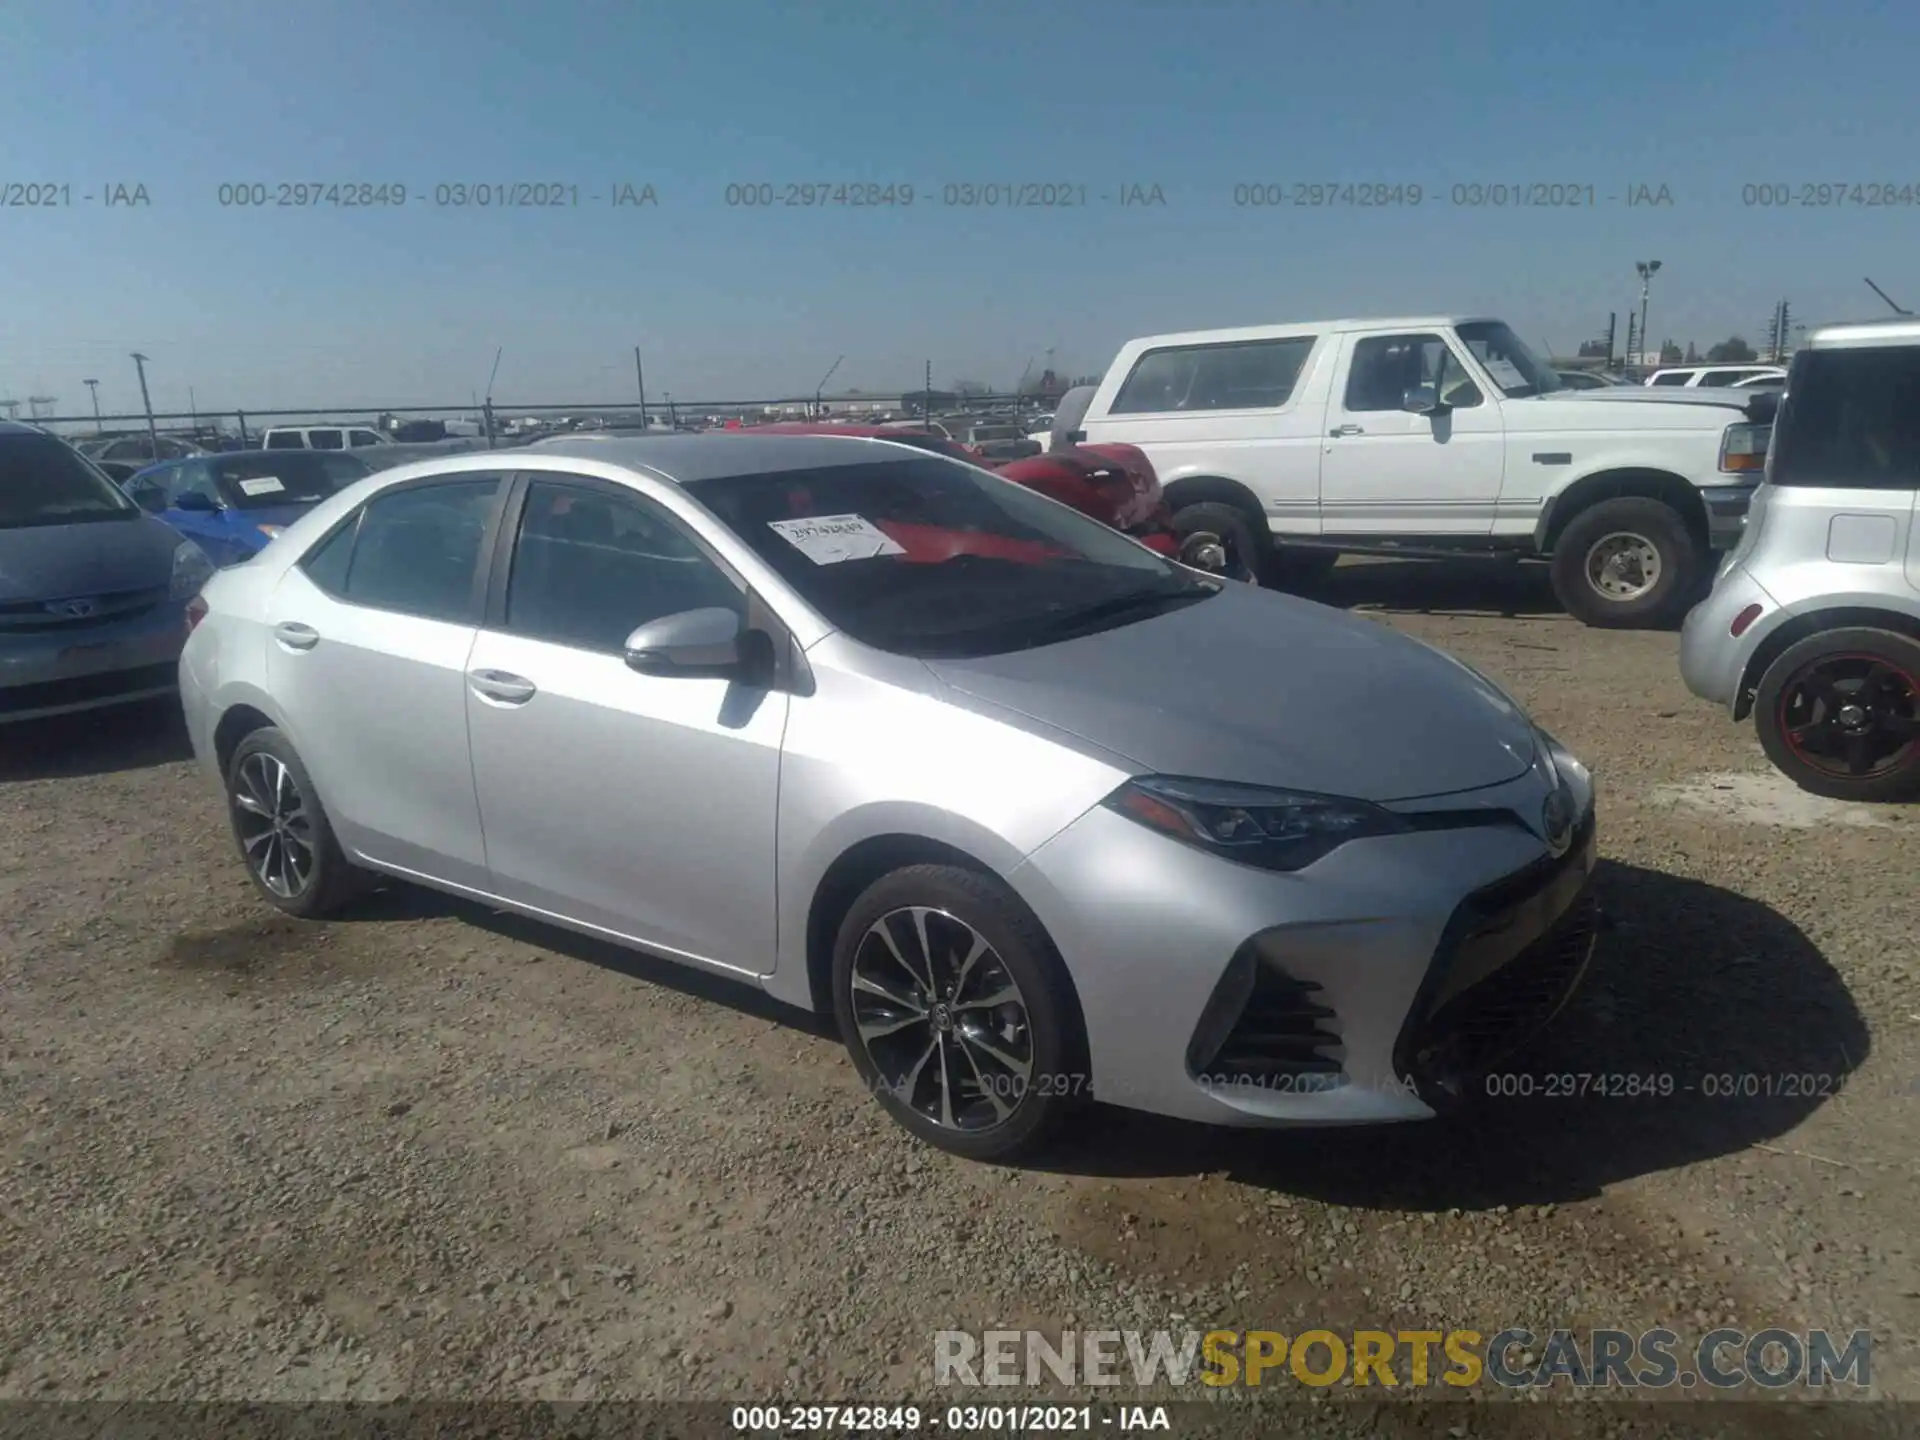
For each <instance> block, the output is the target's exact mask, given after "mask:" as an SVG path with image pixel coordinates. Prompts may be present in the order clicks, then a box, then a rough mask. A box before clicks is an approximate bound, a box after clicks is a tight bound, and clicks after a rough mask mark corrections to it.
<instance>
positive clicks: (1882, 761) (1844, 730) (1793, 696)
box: [1753, 628, 1920, 804]
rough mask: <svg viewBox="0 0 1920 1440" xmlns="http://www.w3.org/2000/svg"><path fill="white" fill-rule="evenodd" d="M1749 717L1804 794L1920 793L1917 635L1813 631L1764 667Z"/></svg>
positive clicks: (1858, 797)
mask: <svg viewBox="0 0 1920 1440" xmlns="http://www.w3.org/2000/svg"><path fill="white" fill-rule="evenodd" d="M1753 720H1754V728H1755V729H1756V730H1758V731H1759V732H1760V746H1761V748H1762V749H1763V750H1765V751H1766V752H1767V758H1768V759H1769V760H1771V761H1772V762H1773V763H1774V764H1775V765H1776V766H1777V767H1778V768H1779V770H1780V773H1781V774H1783V775H1785V776H1786V777H1787V778H1788V779H1789V780H1791V781H1793V783H1794V784H1796V785H1798V786H1799V787H1800V788H1801V789H1802V790H1805V791H1807V792H1808V793H1810V794H1813V795H1825V796H1826V797H1828V798H1829V799H1832V800H1851V801H1854V802H1855V803H1866V804H1877V803H1880V802H1884V801H1890V800H1913V799H1916V798H1920V641H1915V640H1914V639H1912V638H1911V637H1909V636H1906V635H1901V634H1897V633H1895V632H1894V631H1891V630H1872V629H1866V628H1857V629H1855V628H1850V629H1845V630H1828V631H1824V632H1822V633H1821V634H1817V635H1809V636H1808V637H1807V638H1806V639H1804V640H1802V641H1801V642H1800V643H1799V644H1797V645H1793V646H1790V647H1789V648H1788V649H1787V651H1786V653H1784V654H1783V655H1781V656H1780V658H1779V659H1777V660H1775V661H1774V662H1773V664H1771V665H1769V666H1768V667H1767V673H1766V674H1765V675H1763V676H1761V678H1760V686H1759V689H1758V691H1757V693H1756V694H1755V695H1754V699H1753Z"/></svg>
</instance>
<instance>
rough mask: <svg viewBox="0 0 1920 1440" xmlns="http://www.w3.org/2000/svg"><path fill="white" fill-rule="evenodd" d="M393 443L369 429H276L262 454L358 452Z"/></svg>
mask: <svg viewBox="0 0 1920 1440" xmlns="http://www.w3.org/2000/svg"><path fill="white" fill-rule="evenodd" d="M392 443H393V442H392V441H391V440H389V439H387V437H386V436H384V435H382V434H381V433H380V432H379V431H378V430H375V429H373V428H372V427H371V426H367V425H275V426H274V427H273V428H272V429H271V430H269V431H267V433H266V436H265V438H263V439H262V440H261V442H260V448H261V449H262V450H358V449H361V448H363V447H364V446H368V445H391V444H392Z"/></svg>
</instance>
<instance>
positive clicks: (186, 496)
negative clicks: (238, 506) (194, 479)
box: [163, 490, 220, 515]
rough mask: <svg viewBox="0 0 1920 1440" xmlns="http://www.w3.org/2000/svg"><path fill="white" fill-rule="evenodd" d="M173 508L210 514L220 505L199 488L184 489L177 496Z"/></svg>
mask: <svg viewBox="0 0 1920 1440" xmlns="http://www.w3.org/2000/svg"><path fill="white" fill-rule="evenodd" d="M163 508H164V507H163ZM173 508H174V509H176V510H186V511H191V512H193V513H195V514H199V515H210V514H212V513H213V512H214V511H215V510H218V509H219V508H220V507H219V506H218V505H216V504H215V503H214V502H213V501H212V500H211V499H210V498H208V497H207V496H206V495H203V494H202V493H201V492H200V491H198V490H184V491H182V492H181V493H180V494H179V495H178V496H176V497H175V499H174V502H173Z"/></svg>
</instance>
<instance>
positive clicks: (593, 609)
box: [467, 472, 789, 973]
mask: <svg viewBox="0 0 1920 1440" xmlns="http://www.w3.org/2000/svg"><path fill="white" fill-rule="evenodd" d="M746 602H747V597H746V594H745V592H744V590H743V589H742V587H741V586H740V585H739V584H738V583H736V581H735V580H734V579H733V577H732V576H731V575H729V574H728V573H726V572H725V571H724V570H723V569H722V568H721V566H720V565H719V564H717V563H716V562H715V561H714V559H713V558H712V557H711V556H710V555H709V554H708V553H707V551H706V550H705V549H704V547H703V546H701V545H700V544H699V543H698V542H697V541H696V540H695V539H694V537H693V536H692V535H691V534H690V533H689V531H688V530H687V529H686V527H685V526H683V525H682V524H681V523H680V522H679V520H677V519H676V518H675V517H673V516H671V515H669V514H668V513H667V511H666V509H665V507H663V506H661V505H659V504H657V503H655V502H654V501H652V500H651V499H649V498H647V497H646V496H644V495H642V494H640V493H638V492H637V491H636V490H633V489H630V488H628V487H626V486H624V485H616V484H613V483H612V482H608V481H599V480H590V479H585V478H575V477H572V476H566V477H561V476H555V475H553V474H552V473H551V472H543V474H542V475H541V476H536V477H532V478H531V479H530V481H529V483H528V484H527V486H526V492H525V499H524V502H523V504H522V505H521V507H520V514H519V519H518V533H517V534H516V535H515V537H514V542H513V556H512V564H511V568H510V570H509V571H508V576H507V581H506V585H505V590H504V594H503V595H499V596H497V597H496V599H495V601H494V603H493V604H492V605H491V606H490V608H489V612H488V619H487V624H486V626H485V628H483V629H482V630H481V632H480V636H479V639H478V640H477V641H476V643H475V645H474V647H473V653H472V656H471V657H470V658H469V660H468V662H467V726H468V731H469V733H470V735H471V737H472V745H473V771H474V781H475V784H476V785H477V786H478V788H479V793H480V813H481V820H482V823H483V825H484V826H485V830H486V837H487V863H488V867H489V869H490V870H491V872H492V876H493V888H494V892H495V893H496V894H498V895H499V896H500V897H501V898H502V899H505V900H510V901H512V902H514V903H515V904H519V905H525V906H528V907H530V908H532V909H536V910H542V911H546V912H548V913H550V914H555V915H559V916H564V917H566V918H567V919H570V920H574V921H576V922H580V923H584V924H587V925H590V926H593V927H595V928H598V929H602V930H607V931H611V932H613V933H615V934H618V935H623V936H627V937H630V938H632V939H635V940H638V941H641V942H643V943H645V944H647V945H650V946H653V947H656V948H659V949H662V950H667V951H671V952H674V953H676V954H678V955H680V956H683V957H685V958H690V959H696V960H700V961H704V962H707V963H711V964H716V965H720V966H724V967H727V968H730V969H737V970H746V971H751V972H754V973H765V972H767V971H769V970H771V969H772V968H773V960H774V939H775V908H774V821H775V816H776V811H777V807H778V803H779V786H780V744H781V740H782V737H783V735H784V732H785V730H786V719H787V706H788V703H789V697H788V696H787V694H786V693H785V692H783V691H776V690H762V689H750V688H748V687H745V686H743V685H740V684H736V683H734V682H732V681H728V680H720V679H681V678H673V679H668V678H662V677H659V676H652V675H641V674H638V673H636V672H635V671H633V670H631V669H629V668H628V667H627V664H626V661H625V658H624V654H625V646H624V641H625V640H626V637H627V636H628V635H629V634H630V633H631V632H632V631H633V630H635V629H636V628H637V627H639V626H641V625H643V624H645V623H647V622H648V621H650V620H657V619H659V618H661V617H662V616H666V615H672V614H677V613H679V612H680V611H684V610H698V609H704V608H707V607H711V606H721V607H725V608H728V609H732V610H735V611H736V612H738V613H739V614H740V615H741V616H742V618H743V620H744V618H745V615H746Z"/></svg>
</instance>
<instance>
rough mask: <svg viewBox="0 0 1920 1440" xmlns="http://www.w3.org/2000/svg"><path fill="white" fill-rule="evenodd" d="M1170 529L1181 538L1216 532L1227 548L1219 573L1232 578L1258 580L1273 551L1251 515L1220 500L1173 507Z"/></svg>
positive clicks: (1269, 541) (1270, 542)
mask: <svg viewBox="0 0 1920 1440" xmlns="http://www.w3.org/2000/svg"><path fill="white" fill-rule="evenodd" d="M1173 531H1174V533H1175V534H1176V535H1178V536H1179V537H1180V538H1181V539H1182V540H1185V539H1186V538H1187V537H1188V536H1190V535H1198V534H1200V533H1202V532H1206V533H1209V534H1213V535H1218V536H1219V537H1220V543H1221V546H1222V547H1223V548H1224V549H1225V550H1226V552H1227V568H1226V570H1225V571H1223V572H1222V573H1223V574H1225V575H1226V576H1227V577H1228V578H1229V579H1233V580H1245V581H1248V582H1250V583H1252V584H1258V583H1259V581H1260V577H1261V575H1262V574H1263V573H1264V571H1265V569H1266V566H1267V563H1268V560H1269V557H1270V556H1271V555H1272V553H1273V543H1272V541H1271V540H1268V539H1265V538H1264V537H1263V536H1262V535H1261V533H1260V531H1259V530H1256V529H1255V528H1254V524H1253V517H1252V516H1250V515H1248V514H1247V512H1246V511H1244V510H1242V509H1240V508H1239V507H1238V506H1237V505H1229V504H1228V503H1226V502H1225V501H1223V500H1203V501H1201V502H1200V503H1199V504H1198V505H1187V506H1183V507H1182V508H1180V509H1178V510H1176V511H1174V512H1173Z"/></svg>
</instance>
